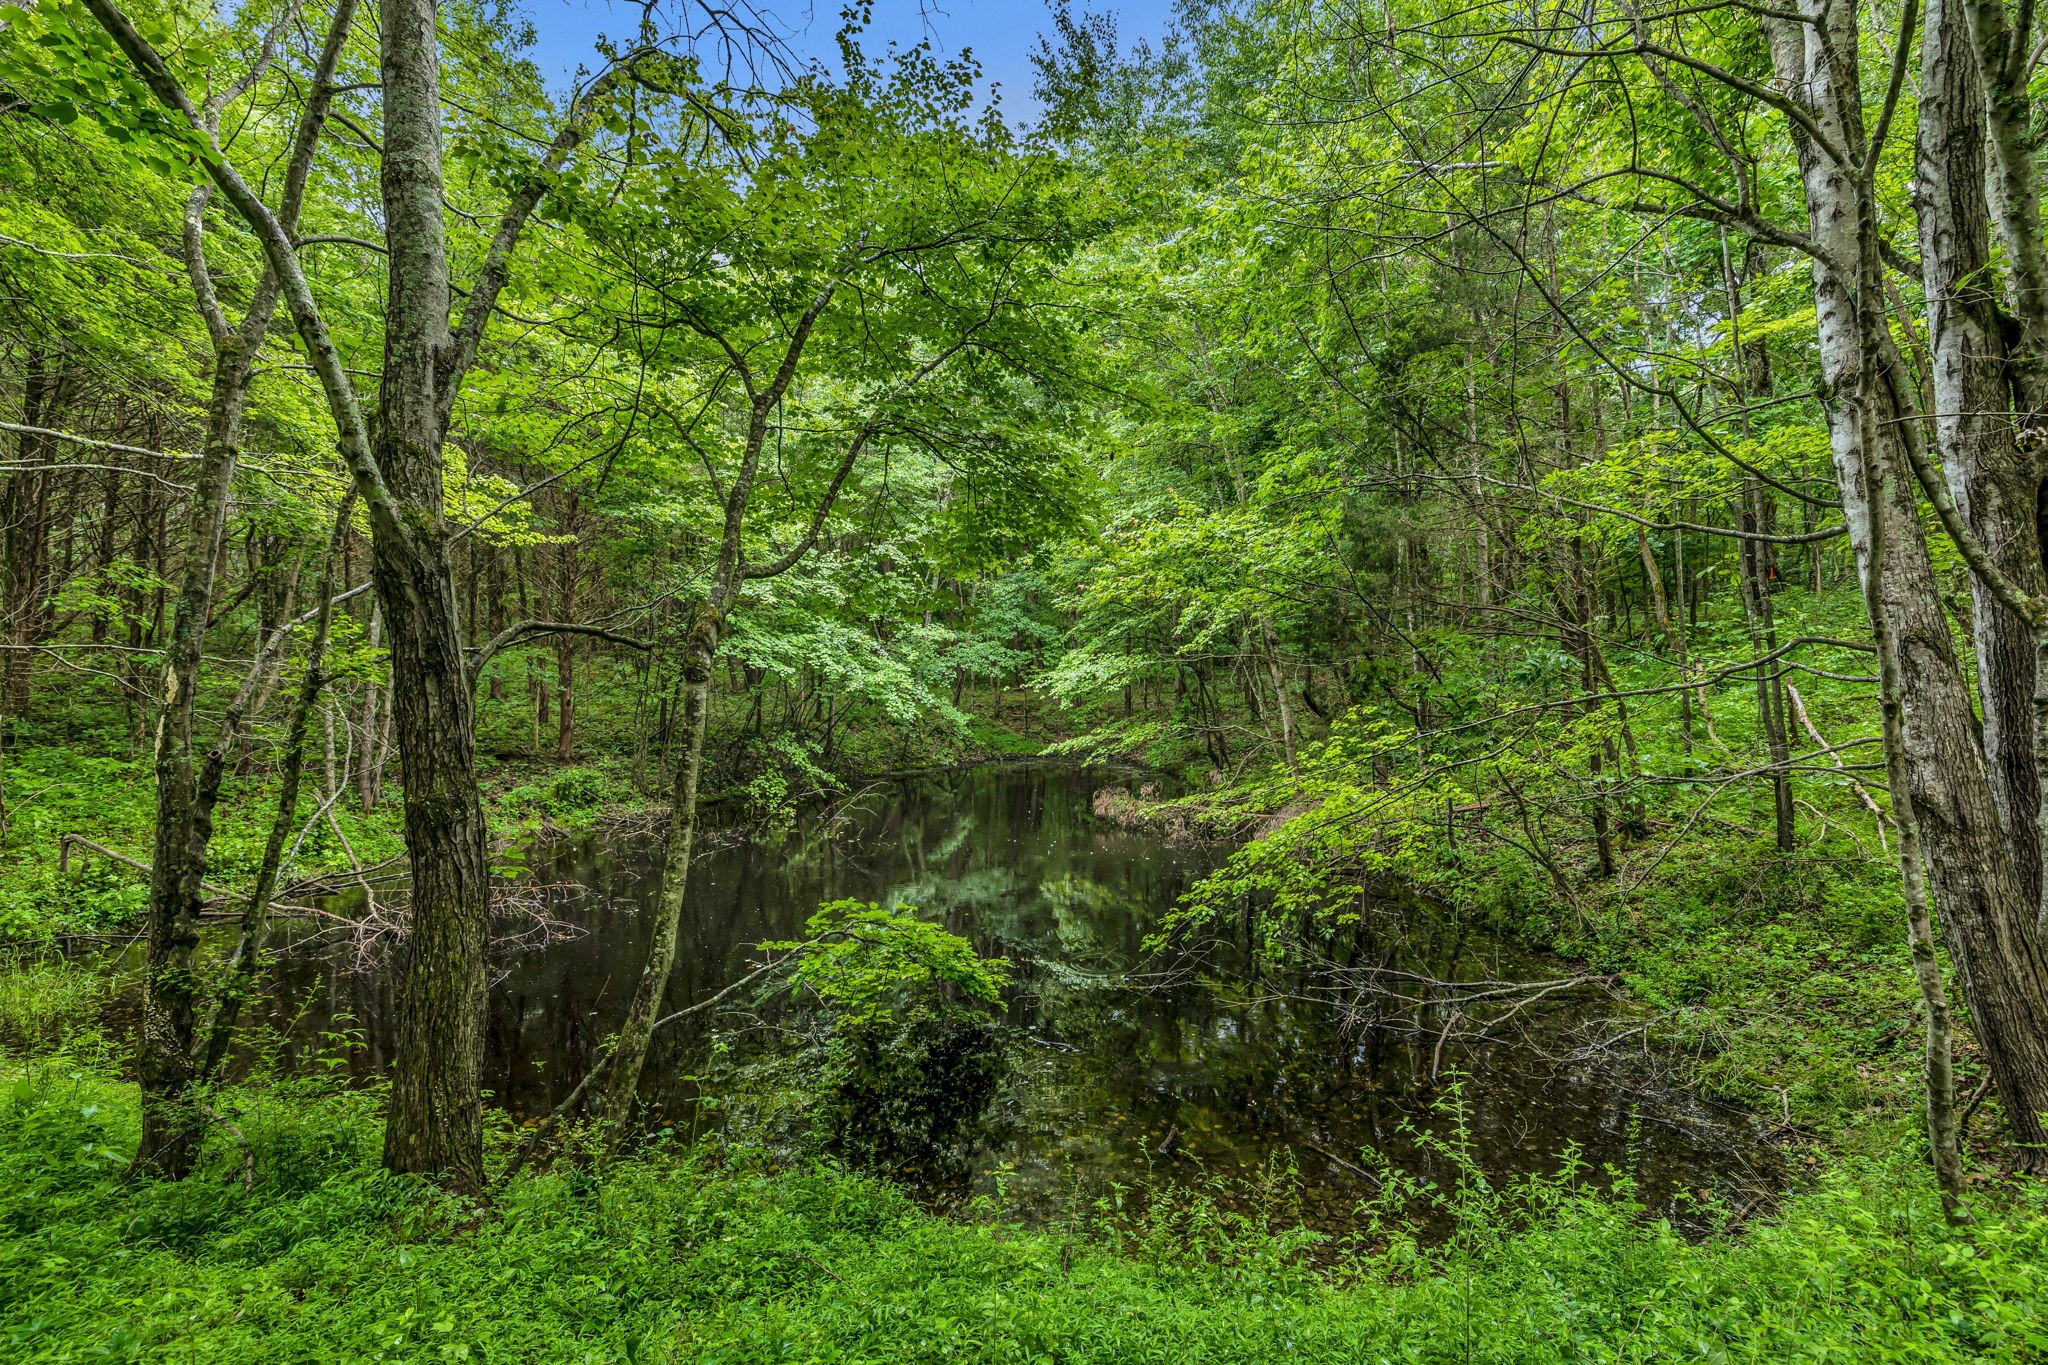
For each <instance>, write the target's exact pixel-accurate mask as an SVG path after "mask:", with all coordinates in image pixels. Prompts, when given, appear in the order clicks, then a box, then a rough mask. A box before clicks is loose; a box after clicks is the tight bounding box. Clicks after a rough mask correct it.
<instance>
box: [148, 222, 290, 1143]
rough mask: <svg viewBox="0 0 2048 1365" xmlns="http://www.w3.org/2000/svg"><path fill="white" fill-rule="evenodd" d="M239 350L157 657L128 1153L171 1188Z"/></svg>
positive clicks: (212, 414) (215, 419) (197, 1119)
mask: <svg viewBox="0 0 2048 1365" xmlns="http://www.w3.org/2000/svg"><path fill="white" fill-rule="evenodd" d="M198 197H199V198H200V200H201V202H202V203H203V201H204V192H203V191H200V192H198ZM197 268H198V269H202V270H203V269H204V268H205V267H204V265H203V264H201V265H199V266H198V267H197ZM269 320H270V319H269V317H268V315H267V308H266V315H265V316H264V317H263V318H262V319H261V320H260V322H259V324H258V325H259V326H260V327H264V328H267V325H268V323H269ZM248 330H249V329H247V328H245V329H244V333H246V332H247V331H248ZM248 339H249V338H248V337H247V336H246V335H231V336H226V337H221V338H217V341H216V348H215V353H214V378H213V395H212V401H211V403H210V405H209V408H208V413H207V433H206V447H205V449H204V451H203V452H202V453H201V455H200V460H199V471H198V477H197V478H195V479H194V480H193V485H192V495H191V498H190V500H189V502H188V503H187V506H188V507H189V508H190V511H191V520H190V522H189V523H188V524H187V527H186V532H185V545H184V572H183V575H182V581H181V582H180V584H179V587H178V600H177V606H176V609H175V610H174V611H173V613H172V617H171V638H170V640H169V642H168V645H167V647H166V649H165V651H164V671H163V693H162V711H161V712H160V713H159V715H158V717H157V726H156V805H157V810H156V848H155V856H154V858H153V859H152V862H151V872H150V879H149V905H148V910H147V915H148V922H149V960H148V966H147V969H146V971H145V974H144V977H143V996H142V1025H141V1027H140V1029H139V1030H138V1031H137V1038H136V1053H137V1063H138V1067H137V1069H138V1071H139V1073H140V1076H141V1081H142V1141H141V1143H140V1145H139V1146H137V1148H136V1150H135V1161H134V1169H135V1170H136V1171H137V1172H141V1173H147V1174H151V1175H156V1176H160V1177H163V1178H166V1179H171V1180H177V1179H182V1178H183V1177H184V1176H185V1175H187V1174H188V1173H190V1171H191V1169H192V1164H193V1162H194V1160H195V1159H196V1158H197V1156H198V1153H199V1143H200V1140H201V1138H202V1137H203V1136H204V1135H205V1122H204V1119H203V1117H202V1116H201V1115H200V1113H199V1111H198V1109H197V1108H196V1107H194V1105H193V1104H192V1103H191V1100H190V1096H189V1094H188V1089H189V1086H190V1082H191V1080H192V1065H193V1060H194V1059H193V1048H192V1041H193V1028H194V1025H195V1023H196V1020H197V1014H196V1012H195V1011H196V1004H197V1000H198V993H199V983H198V978H197V975H196V966H195V963H194V961H193V959H194V956H195V954H196V953H197V952H198V948H199V913H200V909H201V902H202V901H203V900H204V898H205V891H204V888H203V886H202V883H203V881H204V880H205V877H206V866H207V846H208V845H209V844H210V843H211V842H212V840H213V803H212V802H210V801H207V800H204V799H202V797H201V794H200V791H199V781H198V773H197V771H196V770H195V768H194V766H193V760H192V713H193V702H194V700H195V698H196V695H197V693H198V689H199V665H200V656H201V651H202V647H203V646H204V644H205V642H206V624H207V619H208V617H209V616H210V615H211V614H212V610H213V585H214V570H215V567H216V565H217V563H218V559H217V551H218V549H219V546H220V539H221V532H222V528H223V527H224V526H225V525H226V522H227V511H228V494H229V491H230V489H231V488H232V486H233V483H234V474H235V455H236V451H235V441H236V438H237V436H238V434H239V431H240V427H241V418H242V407H243V396H244V393H245V388H246V381H247V378H248V373H249V368H250V366H249V356H250V355H251V354H252V353H253V351H252V349H250V348H246V347H245V345H244V343H245V342H246V341H247V340H248ZM259 339H260V334H259Z"/></svg>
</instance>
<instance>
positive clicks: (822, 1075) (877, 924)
mask: <svg viewBox="0 0 2048 1365" xmlns="http://www.w3.org/2000/svg"><path fill="white" fill-rule="evenodd" d="M909 909H910V907H903V908H902V910H894V911H892V910H884V909H882V908H881V907H880V906H877V905H871V904H865V903H863V902H860V901H851V900H842V901H833V902H831V903H830V904H827V905H824V906H821V907H820V908H819V910H818V912H817V913H816V914H815V915H813V916H812V917H811V919H810V923H809V925H808V928H809V930H810V936H809V938H808V939H806V940H805V941H804V942H803V943H801V944H797V943H790V944H772V945H767V946H769V947H775V948H782V949H788V950H795V949H799V948H801V949H803V950H804V956H803V958H802V960H801V961H800V962H799V963H798V964H797V966H796V968H795V970H794V972H793V973H792V977H791V980H792V984H793V985H794V986H795V987H796V989H797V991H798V992H799V993H800V995H801V996H808V997H809V998H810V1000H811V1001H812V1002H813V1003H814V1005H815V1007H816V1009H817V1011H818V1013H819V1015H820V1016H821V1018H820V1021H819V1022H820V1024H821V1026H822V1030H821V1034H820V1035H819V1037H818V1039H817V1041H816V1042H814V1044H813V1047H812V1055H811V1057H810V1058H809V1059H808V1061H809V1070H810V1071H811V1076H812V1080H811V1084H812V1087H813V1088H814V1089H815V1091H816V1092H817V1093H818V1094H819V1096H820V1097H821V1102H820V1105H819V1109H818V1118H819V1121H820V1123H821V1125H822V1127H823V1129H824V1136H825V1138H826V1145H827V1146H828V1148H829V1149H830V1150H831V1151H833V1152H835V1153H837V1154H839V1155H841V1156H843V1157H845V1158H847V1159H848V1160H850V1161H852V1162H853V1163H854V1164H856V1165H859V1166H862V1167H865V1168H867V1169H871V1170H881V1171H902V1170H914V1171H919V1172H933V1171H945V1170H949V1169H952V1168H956V1167H958V1166H959V1165H960V1163H961V1162H962V1161H963V1160H964V1159H965V1157H966V1154H967V1149H968V1148H969V1147H970V1146H971V1144H972V1141H973V1139H974V1137H975V1136H976V1132H977V1126H978V1124H979V1122H980V1120H981V1117H982V1115H983V1113H984V1111H985V1110H986V1109H987V1108H988V1104H989V1101H990V1100H991V1099H993V1098H994V1096H995V1092H996V1087H997V1085H998V1084H999V1083H1000V1081H1001V1080H1002V1076H1003V1070H1004V1057H1003V1050H1002V1041H1003V1039H1002V1033H1001V1030H1000V1028H999V1026H998V1024H997V1022H996V1020H995V1019H994V1017H993V1011H994V1009H995V1008H996V1007H997V1006H998V1005H999V1004H1000V1003H1001V1000H1002V991H1003V988H1004V987H1005V986H1006V985H1008V984H1009V969H1008V966H1007V964H1005V963H1004V962H1002V961H1001V960H999V959H991V958H984V957H982V956H980V955H979V954H978V953H976V952H975V951H974V946H973V945H972V944H971V943H969V942H968V941H967V940H966V939H964V938H962V937H960V936H959V935H958V934H953V933H948V932H947V931H946V930H945V929H944V928H943V927H942V926H940V925H936V924H930V923H927V922H925V921H923V920H920V919H917V918H915V916H914V914H912V913H903V911H905V910H909Z"/></svg>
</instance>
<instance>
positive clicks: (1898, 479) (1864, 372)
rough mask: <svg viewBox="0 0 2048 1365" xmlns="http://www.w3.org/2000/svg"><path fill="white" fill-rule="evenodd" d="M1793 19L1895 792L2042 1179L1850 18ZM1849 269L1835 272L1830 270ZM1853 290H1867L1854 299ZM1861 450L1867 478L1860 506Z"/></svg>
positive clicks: (2042, 997) (2047, 1038)
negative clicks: (1885, 636)
mask: <svg viewBox="0 0 2048 1365" xmlns="http://www.w3.org/2000/svg"><path fill="white" fill-rule="evenodd" d="M1800 9H1801V13H1802V14H1803V15H1804V16H1805V22H1804V23H1798V24H1795V23H1790V22H1782V21H1777V20H1766V21H1765V22H1766V24H1767V27H1768V33H1769V36H1770V41H1771V50H1772V62H1773V67H1774V69H1775V70H1776V73H1777V76H1778V81H1779V87H1780V89H1781V90H1783V91H1784V92H1785V93H1786V94H1787V95H1789V96H1790V97H1791V98H1793V99H1795V100H1797V101H1799V103H1800V104H1801V105H1802V106H1803V107H1804V108H1805V110H1806V111H1807V112H1808V113H1809V115H1810V116H1811V117H1812V119H1813V121H1814V124H1815V126H1816V127H1817V128H1818V129H1820V131H1821V132H1822V133H1824V134H1825V135H1826V137H1827V138H1828V141H1829V143H1830V144H1831V148H1824V147H1822V146H1820V145H1818V144H1817V143H1816V142H1815V140H1814V138H1813V137H1812V136H1811V134H1810V133H1809V132H1808V131H1807V130H1806V129H1804V128H1801V127H1797V126H1795V128H1794V141H1795V144H1796V146H1797V149H1798V154H1799V162H1800V176H1801V181H1802V183H1803V187H1804V191H1805V198H1806V207H1807V219H1808V225H1809V230H1810V232H1811V234H1812V237H1813V239H1814V242H1815V244H1816V246H1817V247H1818V248H1819V251H1818V254H1816V255H1815V257H1814V265H1813V279H1814V298H1815V303H1816V307H1817V313H1818V319H1819V338H1820V348H1821V368H1822V376H1823V380H1824V382H1825V384H1826V391H1827V393H1828V400H1829V401H1828V425H1829V436H1830V445H1831V448H1832V454H1833V459H1834V465H1835V478H1836V483H1837V486H1838V488H1839V490H1840V493H1841V498H1842V504H1843V512H1844V515H1845V517H1846V519H1847V521H1848V523H1849V532H1850V539H1851V543H1852V545H1853V546H1854V550H1855V554H1856V556H1857V560H1858V563H1859V566H1860V567H1861V569H1862V572H1863V575H1864V576H1865V577H1866V578H1867V577H1868V576H1869V564H1870V546H1871V536H1872V529H1873V518H1880V517H1881V518H1883V522H1882V528H1881V532H1880V534H1881V537H1882V543H1883V546H1884V549H1885V551H1886V553H1885V556H1884V563H1883V565H1882V568H1883V572H1882V574H1881V575H1879V576H1878V578H1877V580H1876V581H1877V582H1878V583H1879V586H1880V588H1881V590H1882V594H1883V600H1882V602H1881V603H1880V606H1881V608H1882V609H1883V610H1884V611H1885V613H1886V615H1887V618H1888V621H1889V624H1890V628H1891V631H1892V635H1893V638H1894V640H1895V641H1896V648H1897V650H1898V655H1899V682H1900V702H1901V717H1900V732H1901V743H1902V744H1903V746H1904V748H1905V753H1906V761H1905V773H1906V779H1907V793H1908V795H1909V797H1910V799H1911V801H1912V806H1913V811H1914V814H1915V816H1916V818H1917V820H1918V822H1919V825H1920V830H1921V833H1922V836H1923V838H1924V840H1925V846H1926V861H1927V868H1928V872H1929V881H1930V884H1931V886H1932V889H1933V900H1934V905H1935V908H1936V910H1937V911H1938V912H1939V915H1940V920H1941V930H1942V935H1943V937H1944V939H1945V940H1946V941H1947V944H1948V949H1949V956H1950V958H1951V960H1952V961H1953V962H1954V963H1955V967H1956V972H1957V975H1958V977H1959V978H1960V979H1961V982H1962V986H1963V994H1964V998H1965V999H1966V1000H1967V1001H1968V1003H1969V1006H1970V1014H1971V1022H1972V1025H1973V1027H1974V1028H1975V1031H1976V1034H1977V1039H1978V1042H1979V1043H1980V1044H1981V1046H1982V1047H1983V1050H1984V1054H1985V1058H1986V1061H1987V1062H1988V1063H1989V1065H1990V1068H1991V1072H1992V1075H1993V1077H1994V1079H1995V1080H1996V1082H1997V1085H1998V1089H1999V1094H2000V1098H2001V1099H2002V1100H2003V1102H2004V1105H2005V1110H2006V1115H2007V1119H2008V1121H2009V1122H2010V1124H2011V1125H2012V1129H2013V1133H2014V1136H2015V1137H2016V1138H2017V1139H2018V1141H2019V1143H2020V1144H2021V1147H2020V1153H2021V1157H2020V1160H2021V1164H2022V1165H2023V1166H2024V1167H2025V1168H2026V1169H2028V1170H2030V1171H2035V1172H2039V1171H2043V1170H2048V1125H2044V1122H2043V1114H2044V1112H2048V968H2044V964H2043V962H2042V960H2041V956H2040V952H2039V948H2038V945H2037V944H2036V942H2035V938H2034V935H2033V932H2032V923H2031V921H2032V910H2033V907H2032V905H2031V903H2030V902H2029V900H2028V898H2027V896H2026V894H2025V890H2024V888H2023V887H2022V886H2021V884H2020V879H2019V873H2018V868H2017V866H2016V864H2015V862H2014V859H2013V853H2012V844H2011V841H2010V840H2009V839H2007V838H2006V837H2005V831H2004V829H2003V827H2002V825H2001V822H2000V820H1999V816H1998V809H1997V805H1996V802H1995V801H1994V800H1993V798H1992V794H1991V782H1990V778H1989V775H1988V774H1987V772H1986V770H1985V764H1984V758H1983V754H1982V751H1981V750H1980V749H1979V748H1978V744H1977V717H1976V713H1975V710H1974V708H1973V706H1972V705H1971V697H1970V691H1969V686H1968V684H1967V683H1966V682H1965V680H1964V678H1963V674H1962V669H1961V667H1960V666H1959V665H1958V663H1957V661H1956V658H1955V654H1954V651H1953V649H1952V647H1951V645H1950V638H1949V631H1948V623H1947V621H1946V620H1945V619H1944V617H1943V614H1942V608H1941V603H1940V596H1939V593H1938V588H1937V584H1936V581H1935V577H1934V570H1933V566H1932V563H1931V561H1930V560H1929V557H1928V551H1927V542H1926V538H1925V536H1924V534H1923V532H1922V529H1921V523H1920V516H1919V508H1918V505H1917V501H1916V499H1915V498H1914V496H1913V489H1912V485H1911V484H1910V483H1909V482H1907V479H1908V478H1910V474H1909V471H1908V468H1907V465H1908V461H1907V459H1906V456H1905V452H1904V450H1903V448H1902V444H1901V443H1902V442H1907V441H1913V440H1917V438H1918V437H1917V430H1918V429H1917V426H1916V422H1917V420H1918V414H1917V412H1915V411H1914V404H1913V401H1912V396H1911V390H1910V386H1909V384H1908V382H1907V381H1906V378H1905V376H1904V374H1903V372H1902V371H1903V366H1902V362H1901V361H1900V358H1899V356H1898V354H1897V351H1896V349H1895V348H1894V347H1893V345H1892V341H1891V336H1890V332H1889V331H1888V329H1887V326H1886V322H1885V319H1884V316H1883V313H1882V309H1881V304H1880V302H1879V300H1880V299H1881V291H1880V290H1879V289H1878V288H1877V287H1876V286H1877V281H1879V280H1880V279H1881V273H1880V272H1881V270H1882V266H1881V264H1880V262H1879V261H1878V259H1877V223H1878V219H1877V205H1876V203H1875V198H1874V194H1873V193H1872V191H1871V190H1870V187H1869V184H1868V182H1867V181H1866V180H1864V179H1863V178H1862V177H1861V175H1860V174H1859V173H1858V169H1857V167H1856V165H1855V164H1853V162H1850V163H1847V164H1845V162H1844V160H1842V159H1841V158H1842V157H1845V156H1846V157H1849V158H1855V157H1860V156H1862V155H1863V154H1864V152H1863V149H1864V145H1865V137H1864V128H1863V124H1862V107H1861V104H1860V102H1859V97H1858V95H1857V93H1856V92H1857V89H1858V86H1857V82H1856V80H1855V73H1856V70H1857V67H1856V62H1857V30H1856V15H1855V13H1854V12H1853V10H1852V9H1851V8H1849V7H1845V6H1839V5H1830V4H1828V3H1827V2H1826V0H1801V6H1800ZM1845 272H1847V273H1845ZM1862 286H1868V287H1862ZM1866 442H1869V443H1871V444H1872V447H1873V448H1872V449H1871V450H1870V452H1869V456H1870V459H1871V460H1872V461H1873V462H1874V465H1873V467H1874V468H1876V469H1877V470H1878V471H1879V472H1880V473H1881V474H1882V476H1883V480H1884V483H1883V488H1882V489H1881V490H1880V491H1879V492H1880V495H1879V497H1878V498H1877V500H1875V501H1873V497H1872V493H1873V490H1872V489H1870V488H1869V486H1868V485H1867V484H1866V481H1865V474H1864V469H1865V463H1864V457H1865V451H1864V445H1865V443H1866Z"/></svg>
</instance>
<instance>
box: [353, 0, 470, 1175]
mask: <svg viewBox="0 0 2048 1365" xmlns="http://www.w3.org/2000/svg"><path fill="white" fill-rule="evenodd" d="M435 18H436V14H435V7H434V4H433V0H386V3H385V5H384V8H383V11H382V38H383V42H382V53H381V61H380V66H379V69H380V72H381V75H382V79H383V85H384V157H383V172H382V184H381V188H382V197H383V204H384V224H385V246H386V249H387V251H388V253H389V255H388V276H387V286H386V300H387V303H386V316H385V326H384V371H383V378H382V383H381V386H380V389H379V416H380V419H381V420H380V421H379V423H378V425H377V432H376V437H375V453H374V462H375V465H376V468H377V470H378V472H379V473H380V474H381V475H382V476H383V480H384V482H385V483H386V485H387V486H388V488H389V491H390V497H391V500H392V503H393V504H394V512H395V515H396V519H397V520H398V522H399V523H400V524H401V525H402V526H403V534H402V535H393V534H378V535H376V536H374V537H373V538H372V543H371V555H372V560H371V576H372V578H373V579H374V581H375V582H376V585H377V598H378V602H379V604H380V605H381V606H382V608H383V614H384V626H385V630H386V632H387V638H388V640H389V642H390V650H391V697H390V703H391V715H392V721H393V727H394V730H395V732H396V734H397V737H398V755H399V762H400V764H401V767H402V776H403V781H404V786H405V846H406V851H407V852H408V854H409V855H410V857H411V863H412V927H411V932H410V933H409V934H408V935H407V937H406V941H405V946H404V950H403V962H402V965H401V968H400V970H401V973H402V981H403V985H402V988H401V990H400V991H399V995H398V1008H397V1011H396V1014H397V1018H396V1024H397V1027H396V1030H395V1032H396V1038H395V1045H396V1046H395V1051H394V1055H393V1059H392V1085H391V1108H390V1112H389V1115H388V1117H387V1120H386V1126H385V1132H384V1163H385V1165H387V1166H389V1167H390V1168H391V1169H392V1170H395V1171H409V1172H419V1173H432V1174H437V1175H440V1176H442V1177H443V1178H444V1179H445V1180H446V1181H447V1182H448V1184H449V1185H450V1186H451V1187H453V1188H455V1189H457V1190H466V1191H471V1192H475V1191H480V1190H482V1189H483V1187H484V1171H483V1128H482V1120H483V1115H482V1094H481V1086H482V1081H483V1049H484V1001H485V994H486V990H487V986H488V981H487V978H486V975H485V963H484V953H485V949H486V947H487V945H488V941H489V937H490V862H489V857H488V849H487V845H486V832H485V826H484V815H483V805H482V802H481V801H480V800H479V798H478V796H477V787H476V733H475V724H474V719H475V717H474V712H475V699H474V694H473V692H472V690H471V687H470V679H469V671H468V667H467V664H466V661H465V659H464V656H463V652H462V632H461V629H460V625H459V619H458V613H457V611H456V603H455V575H454V572H453V569H452V566H451V563H450V560H449V554H448V530H447V526H446V525H445V523H444V519H443V515H442V505H443V503H442V498H443V493H442V477H443V470H442V454H441V447H442V440H443V433H444V429H445V417H444V413H445V412H446V411H447V406H446V405H447V404H448V402H449V401H450V400H451V398H452V393H451V392H448V390H452V387H453V386H454V385H455V384H457V383H458V382H459V380H460V376H459V374H452V373H448V372H447V371H446V369H445V368H444V367H447V366H448V365H449V364H450V362H451V360H452V359H453V354H454V338H453V336H452V335H451V333H450V331H449V327H448V312H449V297H450V287H449V276H448V257H447V233H446V228H445V225H444V223H443V222H442V216H441V199H442V175H441V171H442V156H441V105H440V45H439V41H438V35H437V33H436V30H435ZM474 306H476V305H475V303H472V307H474Z"/></svg>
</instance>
